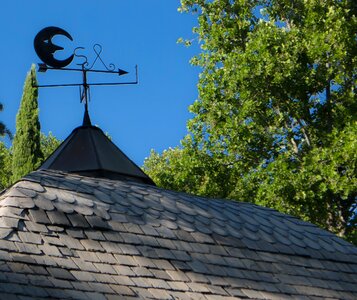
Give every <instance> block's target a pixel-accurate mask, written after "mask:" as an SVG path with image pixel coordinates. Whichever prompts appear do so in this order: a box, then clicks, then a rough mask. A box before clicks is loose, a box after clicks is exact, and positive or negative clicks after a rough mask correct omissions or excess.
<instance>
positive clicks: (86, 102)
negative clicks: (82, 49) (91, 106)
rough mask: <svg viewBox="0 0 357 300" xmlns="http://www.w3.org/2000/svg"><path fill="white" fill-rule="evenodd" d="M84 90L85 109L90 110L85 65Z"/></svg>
mask: <svg viewBox="0 0 357 300" xmlns="http://www.w3.org/2000/svg"><path fill="white" fill-rule="evenodd" d="M82 70H83V92H84V95H83V96H84V98H83V101H84V108H85V111H86V112H88V88H89V86H88V83H87V70H85V69H84V67H83V69H82Z"/></svg>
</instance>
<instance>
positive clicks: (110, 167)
mask: <svg viewBox="0 0 357 300" xmlns="http://www.w3.org/2000/svg"><path fill="white" fill-rule="evenodd" d="M39 169H40V170H43V169H51V170H60V171H64V172H70V173H78V174H82V175H86V176H94V177H105V178H109V179H125V178H126V179H131V180H135V181H141V182H143V183H148V184H154V183H153V181H152V180H151V179H150V178H149V177H148V176H147V175H146V174H145V173H144V172H143V171H142V170H141V169H140V168H139V167H138V166H137V165H136V164H135V163H134V162H133V161H131V160H130V159H129V158H128V157H127V156H126V155H125V154H124V153H123V152H122V151H121V150H120V149H119V148H118V147H117V146H116V145H115V144H114V143H113V142H112V141H110V139H109V138H108V137H107V136H106V135H105V134H104V132H103V131H102V130H101V129H100V128H98V127H95V126H92V125H83V126H80V127H77V128H76V129H74V130H73V131H72V133H71V134H70V135H69V136H68V137H67V138H66V139H65V141H64V142H63V143H62V144H61V145H60V146H59V147H58V148H57V149H56V151H55V152H54V153H53V154H52V155H51V156H50V157H49V158H48V159H47V160H46V161H45V162H44V163H43V164H42V166H41V167H40V168H39Z"/></svg>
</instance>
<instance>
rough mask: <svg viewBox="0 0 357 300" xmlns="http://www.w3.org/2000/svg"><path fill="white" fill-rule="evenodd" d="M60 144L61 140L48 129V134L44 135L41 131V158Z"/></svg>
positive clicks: (45, 156)
mask: <svg viewBox="0 0 357 300" xmlns="http://www.w3.org/2000/svg"><path fill="white" fill-rule="evenodd" d="M60 144H61V141H60V140H58V139H57V138H56V137H55V136H54V135H53V134H52V132H51V131H50V132H49V133H48V135H45V134H44V133H42V132H41V151H42V153H43V159H44V160H45V159H47V157H49V156H50V155H51V154H52V153H53V152H54V151H55V150H56V149H57V148H58V146H59V145H60Z"/></svg>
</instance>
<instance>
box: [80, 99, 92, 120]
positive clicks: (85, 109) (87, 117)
mask: <svg viewBox="0 0 357 300" xmlns="http://www.w3.org/2000/svg"><path fill="white" fill-rule="evenodd" d="M84 107H85V108H84V117H83V124H82V126H92V122H91V121H90V117H89V113H88V105H87V103H86V104H85V106H84Z"/></svg>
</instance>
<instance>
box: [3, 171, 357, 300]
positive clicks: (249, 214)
mask: <svg viewBox="0 0 357 300" xmlns="http://www.w3.org/2000/svg"><path fill="white" fill-rule="evenodd" d="M356 286H357V249H356V247H354V246H352V245H351V244H349V243H347V242H345V241H343V240H341V239H339V238H338V237H336V236H334V235H333V234H330V233H328V232H326V231H323V230H321V229H319V228H317V227H316V226H314V225H312V224H309V223H305V222H302V221H300V220H298V219H296V218H294V217H291V216H288V215H284V214H281V213H278V212H276V211H274V210H271V209H267V208H263V207H259V206H256V205H253V204H249V203H239V202H230V201H226V200H217V199H205V198H201V197H196V196H191V195H186V194H183V193H175V192H172V191H165V190H162V189H159V188H157V187H155V186H152V185H146V184H141V183H135V182H129V181H119V180H109V179H100V178H90V177H84V176H79V175H74V174H66V173H60V172H54V171H49V170H48V171H37V172H34V173H32V174H30V175H28V176H27V177H26V178H25V179H23V180H21V181H20V182H18V183H17V184H16V185H15V186H13V187H11V188H10V189H8V190H7V191H5V193H3V195H2V196H1V197H0V299H31V298H36V299H42V298H51V299H125V297H127V298H128V299H135V298H152V299H175V298H176V299H205V300H207V299H234V298H255V299H295V298H301V299H326V298H331V299H356V298H357V288H356Z"/></svg>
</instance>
